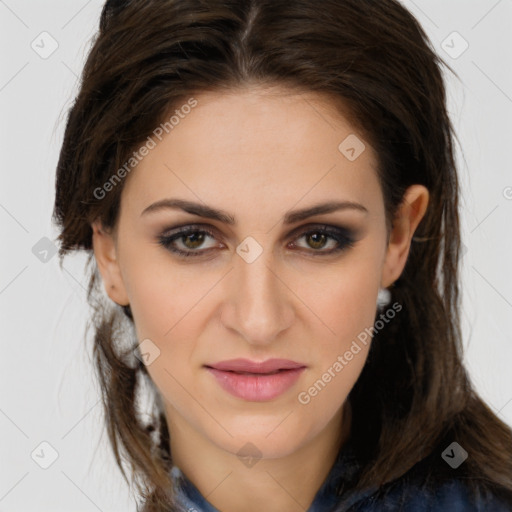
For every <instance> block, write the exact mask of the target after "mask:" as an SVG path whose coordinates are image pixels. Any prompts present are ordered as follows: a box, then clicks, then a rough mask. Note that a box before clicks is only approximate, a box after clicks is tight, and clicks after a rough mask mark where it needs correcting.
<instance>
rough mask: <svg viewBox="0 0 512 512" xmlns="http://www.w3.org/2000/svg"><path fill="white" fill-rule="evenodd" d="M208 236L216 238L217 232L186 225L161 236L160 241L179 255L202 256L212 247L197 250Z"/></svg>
mask: <svg viewBox="0 0 512 512" xmlns="http://www.w3.org/2000/svg"><path fill="white" fill-rule="evenodd" d="M208 238H215V234H214V233H213V232H212V231H209V230H206V229H205V228H201V229H199V228H198V227H197V226H186V227H185V228H182V229H180V230H178V231H175V232H174V234H170V235H161V236H159V237H158V243H159V244H160V245H162V246H164V247H165V248H166V249H167V250H169V251H171V252H173V253H175V254H177V255H178V256H184V257H188V256H201V255H202V254H204V253H205V252H206V250H208V249H211V247H206V249H205V248H204V247H203V250H201V251H198V250H197V249H199V248H201V247H202V246H203V244H204V243H205V240H207V239H208Z"/></svg>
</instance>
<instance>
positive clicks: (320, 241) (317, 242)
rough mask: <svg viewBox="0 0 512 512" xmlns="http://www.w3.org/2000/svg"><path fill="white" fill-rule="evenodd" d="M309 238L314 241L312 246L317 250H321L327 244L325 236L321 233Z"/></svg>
mask: <svg viewBox="0 0 512 512" xmlns="http://www.w3.org/2000/svg"><path fill="white" fill-rule="evenodd" d="M309 238H310V239H312V240H313V243H312V244H310V245H311V246H312V247H313V248H315V249H319V248H320V247H322V246H323V245H324V243H325V235H324V234H321V233H314V234H312V235H310V237H309Z"/></svg>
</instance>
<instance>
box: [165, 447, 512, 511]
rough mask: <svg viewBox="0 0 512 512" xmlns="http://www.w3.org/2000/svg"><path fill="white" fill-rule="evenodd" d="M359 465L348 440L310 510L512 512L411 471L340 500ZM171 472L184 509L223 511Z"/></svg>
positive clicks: (454, 482) (455, 484)
mask: <svg viewBox="0 0 512 512" xmlns="http://www.w3.org/2000/svg"><path fill="white" fill-rule="evenodd" d="M357 468H358V464H357V460H356V458H355V456H354V451H353V449H352V446H351V445H350V443H347V444H346V445H345V446H343V448H342V450H341V451H340V453H339V456H338V458H337V459H336V461H335V463H334V465H333V467H332V468H331V471H330V472H329V474H328V475H327V477H326V479H325V481H324V483H323V484H322V486H321V487H320V489H319V490H318V492H317V494H316V495H315V498H314V500H313V503H312V504H311V506H310V507H309V508H308V509H307V511H306V512H398V511H400V512H512V503H511V504H507V503H505V502H503V501H500V499H499V498H498V497H497V496H494V495H492V496H487V497H484V496H482V497H481V498H480V499H478V500H477V502H475V501H474V500H473V499H472V498H471V497H470V494H469V490H468V488H467V487H466V485H465V484H464V481H463V480H461V479H455V478H454V479H451V480H447V481H446V483H444V484H442V485H440V486H436V487H435V489H427V488H426V486H425V485H423V483H422V482H421V481H420V480H421V479H419V480H418V477H417V476H416V477H415V478H410V474H411V473H410V472H408V473H407V474H406V475H404V476H403V477H401V478H399V479H398V480H396V481H395V482H393V483H392V485H389V486H388V487H387V489H386V490H382V489H381V490H380V492H379V491H378V489H367V490H365V491H360V492H358V493H355V494H347V495H344V496H343V501H342V502H340V499H341V498H340V497H339V496H336V492H335V488H336V484H337V483H338V482H339V481H340V480H344V479H349V478H350V477H351V476H352V475H353V474H354V472H355V471H357ZM171 475H172V477H173V480H174V482H175V489H176V490H177V493H178V500H179V502H180V504H181V505H183V507H184V511H187V512H221V511H219V510H218V509H216V508H215V507H214V506H213V505H212V504H211V503H209V502H208V501H207V500H206V499H205V498H204V497H203V496H202V495H201V493H200V492H199V490H198V489H197V488H196V487H195V485H194V484H193V483H192V482H191V481H190V480H189V479H188V478H187V477H186V476H185V475H184V474H183V473H182V472H181V470H180V469H179V468H178V467H177V466H173V468H172V471H171ZM414 482H416V483H414ZM241 512H244V511H241Z"/></svg>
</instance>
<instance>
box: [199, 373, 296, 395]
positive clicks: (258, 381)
mask: <svg viewBox="0 0 512 512" xmlns="http://www.w3.org/2000/svg"><path fill="white" fill-rule="evenodd" d="M205 368H206V369H207V370H208V372H209V373H210V374H211V375H213V377H215V380H216V382H217V383H218V384H219V385H220V387H221V388H222V389H223V390H224V391H226V392H227V393H229V394H230V395H232V396H235V397H236V398H239V399H242V400H245V401H249V402H266V401H270V400H274V399H276V398H278V397H279V396H280V395H282V394H284V393H285V392H286V391H288V390H290V389H291V388H292V387H293V386H294V384H296V382H297V380H298V379H299V378H300V376H301V374H302V372H303V371H304V370H305V369H306V366H304V365H300V366H296V367H292V368H278V369H273V370H270V371H264V372H263V371H261V368H259V371H246V370H233V369H219V368H218V367H213V366H208V365H206V366H205Z"/></svg>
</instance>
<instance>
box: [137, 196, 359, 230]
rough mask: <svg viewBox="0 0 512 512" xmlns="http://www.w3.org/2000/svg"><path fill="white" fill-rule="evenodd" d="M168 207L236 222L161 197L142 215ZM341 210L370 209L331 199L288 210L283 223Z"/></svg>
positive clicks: (207, 208)
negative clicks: (299, 208)
mask: <svg viewBox="0 0 512 512" xmlns="http://www.w3.org/2000/svg"><path fill="white" fill-rule="evenodd" d="M167 209H172V210H183V211H185V212H187V213H190V214H192V215H197V216H199V217H204V218H208V219H213V220H217V221H219V222H222V223H224V224H228V225H230V226H232V225H235V224H236V220H235V218H234V217H233V216H232V215H230V214H229V213H227V212H225V211H223V210H217V209H215V208H211V207H210V206H207V205H205V204H201V203H194V202H192V201H185V200H183V199H161V200H160V201H157V202H156V203H152V204H150V205H149V206H148V207H147V208H145V209H144V210H143V211H142V213H141V217H142V216H143V215H146V214H148V213H151V212H157V211H161V210H167ZM339 210H355V211H359V212H362V213H368V210H367V209H366V208H365V207H364V206H363V205H362V204H359V203H355V202H353V201H330V202H327V203H321V204H316V205H313V206H310V207H308V208H303V209H301V210H294V211H289V212H286V214H285V216H284V219H283V223H284V224H285V225H287V224H294V223H296V222H300V221H302V220H305V219H307V218H309V217H313V216H315V215H322V214H325V213H332V212H335V211H339Z"/></svg>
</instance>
